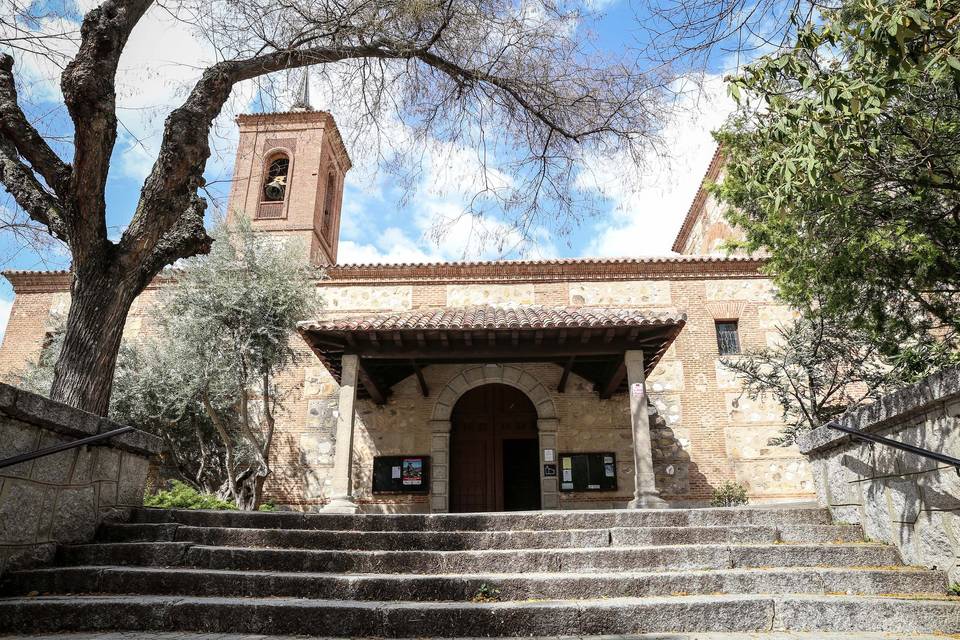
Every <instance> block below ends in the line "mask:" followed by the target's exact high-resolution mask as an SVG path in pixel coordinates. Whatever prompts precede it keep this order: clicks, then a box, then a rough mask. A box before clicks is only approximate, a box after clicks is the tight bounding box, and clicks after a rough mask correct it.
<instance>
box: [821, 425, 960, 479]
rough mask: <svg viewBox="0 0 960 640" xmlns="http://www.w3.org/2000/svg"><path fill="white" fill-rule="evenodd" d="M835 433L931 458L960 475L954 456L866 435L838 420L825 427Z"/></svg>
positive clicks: (958, 463)
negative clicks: (950, 467) (949, 466)
mask: <svg viewBox="0 0 960 640" xmlns="http://www.w3.org/2000/svg"><path fill="white" fill-rule="evenodd" d="M824 426H825V427H828V428H830V429H833V430H834V431H842V432H843V433H847V434H849V435H850V436H851V437H852V438H853V439H855V440H863V441H865V442H875V443H876V444H882V445H884V446H887V447H893V448H894V449H899V450H900V451H906V452H907V453H912V454H914V455H918V456H922V457H924V458H929V459H930V460H936V461H937V462H942V463H943V464H949V465H951V466H952V467H953V468H954V469H956V470H957V474H960V458H954V457H953V456H948V455H946V454H944V453H937V452H936V451H930V450H929V449H924V448H923V447H917V446H914V445H912V444H907V443H906V442H900V441H898V440H891V439H890V438H885V437H884V436H878V435H876V434H874V433H866V432H864V431H860V430H859V429H853V428H851V427H845V426H843V425H842V424H840V423H839V422H837V421H836V420H831V421H830V422H828V423H827V424H825V425H824Z"/></svg>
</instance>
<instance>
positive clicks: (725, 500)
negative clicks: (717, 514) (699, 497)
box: [710, 480, 748, 507]
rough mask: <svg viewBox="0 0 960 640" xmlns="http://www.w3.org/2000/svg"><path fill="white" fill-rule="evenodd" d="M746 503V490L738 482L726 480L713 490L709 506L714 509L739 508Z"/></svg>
mask: <svg viewBox="0 0 960 640" xmlns="http://www.w3.org/2000/svg"><path fill="white" fill-rule="evenodd" d="M747 502H748V500H747V488H746V487H745V486H743V485H742V484H740V483H739V482H730V481H729V480H727V481H726V482H724V483H723V484H722V485H720V486H719V487H717V488H716V489H714V490H713V500H711V502H710V504H711V505H712V506H714V507H739V506H742V505H745V504H747Z"/></svg>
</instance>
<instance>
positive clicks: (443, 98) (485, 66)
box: [0, 0, 668, 414]
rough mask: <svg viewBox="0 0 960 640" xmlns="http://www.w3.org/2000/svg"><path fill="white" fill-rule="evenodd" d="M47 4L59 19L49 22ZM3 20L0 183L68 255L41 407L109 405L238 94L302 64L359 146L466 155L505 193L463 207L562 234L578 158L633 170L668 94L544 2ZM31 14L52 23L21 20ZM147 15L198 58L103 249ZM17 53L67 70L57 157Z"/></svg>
mask: <svg viewBox="0 0 960 640" xmlns="http://www.w3.org/2000/svg"><path fill="white" fill-rule="evenodd" d="M61 4H64V5H69V6H70V8H69V9H64V11H63V13H62V15H60V14H56V9H57V8H58V7H60V6H61ZM6 5H9V6H10V11H9V12H4V13H5V14H6V15H5V16H4V18H3V19H0V29H2V33H0V47H2V48H3V49H4V50H5V52H4V53H0V183H2V184H3V185H4V186H5V188H6V189H7V190H8V191H9V192H10V193H11V194H12V196H13V198H14V199H15V201H16V203H17V204H18V205H19V207H20V208H22V210H23V211H24V212H25V213H26V214H27V215H28V216H29V217H30V219H31V220H33V221H34V222H36V223H38V224H40V225H43V227H44V228H45V229H46V230H47V231H48V232H49V233H50V234H51V235H53V236H54V237H56V238H58V239H60V240H62V241H63V242H64V243H65V244H66V245H67V246H68V247H69V249H70V254H71V257H72V267H71V271H72V282H71V296H72V304H71V307H70V311H69V315H68V317H67V320H66V329H65V333H64V338H63V348H62V351H61V352H60V356H59V359H58V360H57V363H56V366H55V370H54V375H53V380H52V386H51V397H52V398H53V399H55V400H60V401H63V402H66V403H68V404H71V405H73V406H76V407H79V408H81V409H85V410H88V411H92V412H95V413H99V414H103V413H105V412H106V411H107V409H108V405H109V399H110V393H111V380H112V377H113V370H114V367H115V364H116V358H117V352H118V349H119V346H120V341H121V336H122V332H123V326H124V322H125V319H126V317H127V313H128V311H129V309H130V305H131V304H132V302H133V300H134V299H135V298H136V296H137V295H138V294H139V293H140V292H141V291H143V290H144V288H145V287H146V286H147V285H148V284H149V283H150V282H151V280H152V279H153V278H154V277H155V276H156V275H157V274H158V273H160V271H161V270H162V269H163V268H164V267H165V266H166V265H170V264H172V263H174V262H176V261H177V260H179V259H182V258H185V257H189V256H193V255H195V254H201V253H205V252H207V251H209V249H210V246H211V238H210V236H209V235H208V234H207V232H206V229H205V228H204V212H205V210H206V207H207V202H206V200H205V199H204V198H203V197H202V189H203V187H204V177H203V175H204V167H205V165H206V163H207V160H208V158H209V156H210V153H211V151H210V145H209V135H210V132H211V126H212V123H213V122H214V120H215V118H216V117H217V116H218V114H219V113H220V112H221V110H222V109H223V107H224V105H225V103H226V102H227V101H228V99H229V97H230V95H231V92H232V91H233V89H234V88H235V87H236V86H237V85H238V84H239V83H242V82H244V81H248V80H261V79H262V80H265V81H266V80H268V79H269V78H270V77H272V75H271V74H277V73H278V72H283V71H285V70H290V69H297V68H303V67H306V66H312V68H314V69H316V70H317V72H318V73H319V74H329V75H333V74H336V77H337V78H339V79H342V80H344V81H347V80H349V82H350V83H351V88H352V89H355V90H356V96H357V98H356V100H355V101H354V107H355V109H356V110H357V111H358V112H359V113H360V114H362V115H363V116H364V118H363V122H364V124H365V126H367V127H369V128H371V129H373V130H375V131H376V130H379V129H378V128H380V127H384V126H386V125H385V122H386V120H385V118H386V115H387V114H392V115H394V116H396V117H397V118H399V119H400V120H401V121H402V122H403V123H404V124H405V125H406V126H408V127H410V129H411V130H412V131H413V135H411V136H410V139H411V140H412V141H413V142H414V143H416V142H418V141H422V140H423V139H424V138H425V137H430V138H431V139H437V140H440V141H444V142H451V141H453V142H456V141H465V140H469V141H471V142H473V143H476V144H477V145H479V150H478V153H477V157H478V158H480V159H481V160H482V161H483V162H487V161H489V162H490V163H494V160H493V159H494V158H500V160H499V161H497V162H496V163H495V164H496V167H494V166H487V165H486V164H484V171H486V170H487V169H489V170H490V172H491V173H493V172H494V169H495V170H496V172H498V173H499V174H500V175H504V176H506V178H507V179H505V180H497V181H495V182H493V181H485V180H480V184H481V186H480V188H479V189H478V190H479V191H480V192H481V193H479V194H478V195H481V194H482V195H485V196H487V197H489V198H492V199H493V200H494V201H495V202H496V203H497V204H498V206H501V207H502V208H503V209H504V210H505V211H506V213H507V215H508V216H510V217H512V218H513V219H515V220H518V221H519V227H520V228H529V223H530V221H533V220H536V219H538V217H539V216H543V215H544V212H545V211H549V212H550V217H551V218H552V219H554V220H560V221H562V220H563V219H564V218H565V217H567V216H576V215H579V214H580V212H581V205H582V204H583V201H584V198H581V197H578V193H581V192H578V187H577V182H576V180H577V172H576V171H575V168H576V166H577V160H578V159H579V158H581V157H583V156H584V155H585V154H588V153H589V154H596V153H599V154H621V155H622V154H623V153H624V152H627V153H628V154H633V157H634V158H639V154H640V153H641V151H642V149H643V146H644V143H645V142H646V141H647V140H648V139H649V138H650V137H651V136H652V135H653V134H654V133H655V131H656V127H657V123H658V118H659V117H660V114H661V113H662V111H663V108H662V100H661V94H662V87H663V86H664V85H665V83H666V82H667V81H668V78H666V77H663V75H662V73H660V72H657V73H652V72H651V73H643V72H641V71H640V70H639V69H638V67H637V65H636V64H635V62H634V61H632V60H631V59H629V58H623V59H621V58H619V57H617V56H613V55H610V54H604V53H602V52H601V51H600V50H599V49H597V48H596V47H593V46H591V45H589V44H588V43H587V41H586V40H585V38H584V37H583V35H584V33H586V29H585V28H583V27H585V26H588V25H584V24H583V22H584V21H586V20H589V16H588V15H587V14H584V13H583V12H581V11H580V10H579V9H577V8H576V7H572V8H571V7H568V6H566V5H565V4H564V3H561V2H555V1H553V0H526V1H524V2H512V1H510V0H286V1H284V2H277V1H276V0H170V1H167V2H164V3H162V4H161V3H159V2H154V1H153V0H104V2H102V3H100V4H99V6H97V7H95V8H93V9H92V10H91V11H89V12H88V13H86V15H84V16H83V17H82V21H81V26H80V28H79V29H77V30H71V29H70V28H65V27H64V25H69V24H71V23H70V19H71V16H70V15H68V14H69V13H70V11H75V9H74V8H73V5H72V3H60V2H51V3H41V4H40V5H38V4H37V3H24V2H21V1H20V0H5V6H6ZM37 7H42V10H44V11H47V12H48V15H46V16H45V17H48V18H54V19H49V20H47V19H44V20H39V19H36V16H34V15H32V13H31V12H34V11H38V10H40V9H38V8H37ZM149 11H165V12H168V13H169V14H170V15H173V16H174V17H175V18H176V19H177V20H178V21H180V22H181V23H182V24H186V25H190V26H191V27H193V28H194V29H195V32H196V37H197V38H200V39H203V41H204V42H205V43H206V44H208V45H209V46H210V48H211V49H212V50H213V52H214V53H213V54H212V56H211V59H212V60H214V62H212V63H211V64H209V65H208V66H206V68H203V69H202V72H201V73H200V74H199V78H198V79H197V80H196V82H195V83H194V84H193V85H192V87H189V88H188V90H187V91H186V97H185V99H184V100H183V102H182V104H180V106H178V107H176V108H175V109H173V110H172V111H171V112H170V113H169V115H168V116H167V117H166V121H165V123H164V127H163V135H162V142H161V143H160V146H159V150H158V153H157V157H156V161H155V162H154V164H153V166H152V169H151V170H150V172H149V175H148V176H147V178H146V180H145V181H144V183H143V186H142V189H141V191H140V194H139V198H138V200H137V202H136V204H135V206H134V207H133V209H132V211H130V212H129V224H128V225H127V226H126V227H125V229H124V230H123V232H122V234H120V236H119V238H118V239H116V240H112V239H111V238H110V237H109V236H108V229H107V224H106V219H107V207H108V203H107V198H106V196H105V188H106V184H107V179H108V176H109V174H110V168H111V154H112V153H113V151H114V146H115V143H116V140H117V125H118V118H117V95H116V78H117V69H118V63H119V61H120V58H121V55H122V54H123V52H124V49H125V48H126V47H127V44H128V41H129V39H130V38H131V37H136V30H135V28H136V26H137V24H138V23H139V22H140V21H141V20H142V19H143V18H144V16H145V15H146V14H147V13H148V12H149ZM51 12H53V13H54V15H49V14H50V13H51ZM11 25H12V26H11ZM24 34H26V35H24ZM51 43H53V44H51ZM24 51H30V52H33V53H36V54H38V55H43V56H46V57H50V58H55V59H57V61H58V62H59V61H61V60H62V61H63V63H64V64H63V72H62V74H61V76H60V88H61V91H62V95H63V101H64V106H65V108H66V111H67V112H68V114H69V117H70V120H71V122H72V135H71V136H70V139H69V140H68V143H69V148H70V154H69V155H70V157H64V156H63V155H61V154H60V153H57V152H56V151H55V146H56V145H54V144H52V142H51V140H50V139H49V136H44V135H43V134H42V132H41V130H40V128H38V127H37V126H35V123H33V122H31V119H30V118H29V117H28V115H27V113H28V112H29V110H25V109H24V108H23V105H22V104H21V101H20V98H19V97H18V85H17V79H16V73H15V71H16V69H17V59H18V58H22V56H23V55H24ZM162 55H163V54H162V51H159V50H158V53H157V56H158V57H162ZM261 86H264V85H261ZM373 139H377V136H373ZM504 154H505V155H504ZM479 200H482V199H478V201H479Z"/></svg>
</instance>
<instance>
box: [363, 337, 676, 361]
mask: <svg viewBox="0 0 960 640" xmlns="http://www.w3.org/2000/svg"><path fill="white" fill-rule="evenodd" d="M660 345H662V340H658V339H653V340H650V341H649V342H648V341H642V342H627V341H626V340H624V339H622V338H620V339H614V340H613V341H611V342H601V341H597V342H590V343H587V344H582V343H580V342H567V343H566V344H563V345H558V344H555V343H544V344H542V345H539V346H537V345H535V344H533V343H528V342H521V343H520V344H517V345H513V344H500V343H497V344H494V345H489V344H477V343H474V345H473V346H472V347H471V348H470V349H467V348H465V347H464V346H463V344H462V343H460V342H459V340H458V341H457V342H456V343H454V342H451V341H450V340H449V339H448V340H447V341H446V343H445V344H444V343H442V342H441V343H439V344H438V343H436V342H432V343H428V344H427V345H425V346H424V347H416V346H414V345H411V344H406V345H405V346H403V347H398V346H397V345H395V344H393V342H392V341H391V342H384V343H381V344H380V345H379V349H375V350H374V349H369V348H368V350H361V353H360V355H363V356H365V357H369V358H370V359H372V360H411V359H414V358H415V359H416V360H417V361H418V362H420V363H421V364H424V363H427V362H430V361H433V360H448V359H451V358H483V357H489V358H504V357H511V356H513V357H515V358H518V359H519V360H517V361H518V362H519V361H522V360H523V359H526V358H535V359H537V360H538V361H541V362H542V361H545V360H546V361H549V360H554V361H557V362H564V361H566V359H567V358H569V357H570V356H613V355H620V356H622V355H623V353H624V351H628V350H630V349H639V348H644V350H645V351H646V352H647V353H648V354H649V356H650V357H652V356H653V355H654V353H655V352H656V350H657V348H658V347H659V346H660ZM363 346H366V345H361V347H363Z"/></svg>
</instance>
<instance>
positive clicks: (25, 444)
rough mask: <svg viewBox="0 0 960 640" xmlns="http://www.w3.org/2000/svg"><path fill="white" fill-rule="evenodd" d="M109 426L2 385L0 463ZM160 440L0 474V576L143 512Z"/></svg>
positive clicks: (140, 439)
mask: <svg viewBox="0 0 960 640" xmlns="http://www.w3.org/2000/svg"><path fill="white" fill-rule="evenodd" d="M120 426H121V425H118V424H116V423H114V422H111V421H110V420H107V419H105V418H99V417H97V416H94V415H92V414H89V413H86V412H84V411H80V410H77V409H73V408H71V407H68V406H66V405H63V404H60V403H58V402H53V401H51V400H47V399H46V398H42V397H40V396H37V395H34V394H32V393H27V392H25V391H21V390H18V389H15V388H14V387H11V386H9V385H5V384H0V459H6V458H10V457H13V456H16V455H20V454H23V453H28V452H30V451H36V450H37V449H42V448H46V447H50V446H54V445H57V444H60V443H66V442H70V441H72V440H77V439H80V438H85V437H89V436H91V435H96V434H97V433H103V432H107V431H112V430H114V429H118V428H120ZM159 451H160V440H159V438H156V437H155V436H152V435H149V434H146V433H143V432H142V431H131V432H128V433H125V434H123V435H120V436H117V437H115V438H111V439H110V440H108V441H106V443H104V444H97V445H93V446H87V447H78V448H75V449H68V450H66V451H61V452H59V453H55V454H52V455H48V456H44V457H42V458H37V459H35V460H30V461H27V462H22V463H20V464H16V465H13V466H10V467H6V468H3V469H0V573H3V572H4V571H5V570H6V569H10V568H14V567H19V566H25V565H29V564H35V563H41V562H45V561H47V560H49V559H51V557H52V555H53V552H54V550H55V548H56V545H57V544H58V543H72V542H85V541H88V540H90V539H92V538H93V535H94V532H95V531H96V528H97V525H98V524H99V523H100V521H101V520H103V519H107V518H123V517H125V516H126V515H127V513H128V511H129V508H130V507H134V506H140V505H142V504H143V487H144V483H145V480H146V476H147V469H148V467H149V463H150V458H151V457H152V456H153V455H156V454H157V453H158V452H159Z"/></svg>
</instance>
